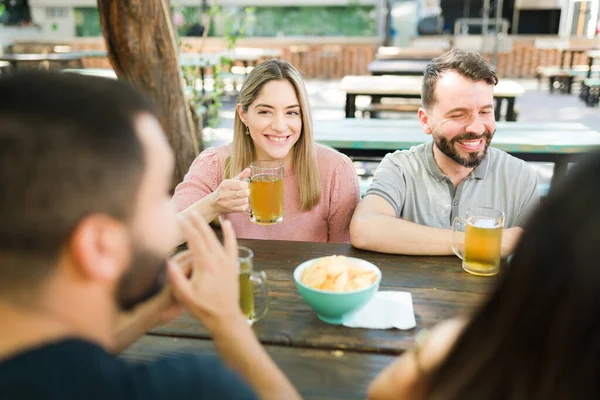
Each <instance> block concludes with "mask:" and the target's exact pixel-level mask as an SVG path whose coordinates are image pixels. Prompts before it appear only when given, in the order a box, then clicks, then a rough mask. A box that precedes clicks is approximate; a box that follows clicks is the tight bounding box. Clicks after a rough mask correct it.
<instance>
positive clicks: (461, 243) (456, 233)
mask: <svg viewBox="0 0 600 400" xmlns="http://www.w3.org/2000/svg"><path fill="white" fill-rule="evenodd" d="M466 227H467V220H466V219H464V218H459V217H456V218H454V222H453V223H452V243H451V244H452V251H453V252H454V254H456V255H457V256H458V258H460V259H461V260H462V259H464V257H465V229H466ZM459 229H460V230H459Z"/></svg>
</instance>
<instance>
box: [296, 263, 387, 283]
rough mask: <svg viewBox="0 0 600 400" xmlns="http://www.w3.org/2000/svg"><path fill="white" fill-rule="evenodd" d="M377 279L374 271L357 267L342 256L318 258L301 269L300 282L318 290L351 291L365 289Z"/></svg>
mask: <svg viewBox="0 0 600 400" xmlns="http://www.w3.org/2000/svg"><path fill="white" fill-rule="evenodd" d="M376 280H377V273H376V272H375V271H371V270H366V269H363V268H361V267H358V266H357V265H355V264H354V263H352V262H351V261H349V260H348V259H347V258H346V257H344V256H330V257H324V258H321V259H319V260H318V261H317V262H315V263H314V264H313V265H311V266H310V267H308V268H306V269H305V270H304V271H303V274H302V278H301V282H302V283H303V284H304V285H306V286H308V287H310V288H312V289H318V290H327V291H331V292H351V291H355V290H361V289H365V288H367V287H369V286H371V285H372V284H373V283H375V281H376Z"/></svg>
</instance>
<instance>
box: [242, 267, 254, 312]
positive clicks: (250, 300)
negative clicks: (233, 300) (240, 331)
mask: <svg viewBox="0 0 600 400" xmlns="http://www.w3.org/2000/svg"><path fill="white" fill-rule="evenodd" d="M251 273H252V268H251V266H250V265H249V263H248V262H246V261H243V260H240V307H241V308H242V312H243V313H244V315H245V316H246V318H247V319H248V320H252V319H254V291H253V289H252V281H251V280H250V274H251Z"/></svg>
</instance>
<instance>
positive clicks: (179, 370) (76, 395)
mask: <svg viewBox="0 0 600 400" xmlns="http://www.w3.org/2000/svg"><path fill="white" fill-rule="evenodd" d="M0 399H1V400H13V399H19V400H26V399H36V400H37V399H44V400H54V399H56V400H58V399H61V400H68V399H85V400H93V399H102V400H120V399H128V400H129V399H152V400H155V399H193V400H195V399H210V400H213V399H236V400H237V399H244V400H245V399H256V396H255V395H254V394H253V393H252V392H251V391H250V389H249V388H248V387H247V386H246V385H245V384H244V383H243V382H242V381H241V380H240V379H239V378H238V377H237V376H236V375H235V374H234V373H233V372H232V371H230V370H228V369H227V368H226V367H224V366H223V365H222V364H221V363H220V362H219V361H218V360H216V359H205V358H199V357H196V356H193V355H183V356H176V357H169V358H164V359H161V360H158V361H154V362H151V363H145V364H129V363H127V362H125V361H124V360H121V359H119V358H116V357H114V356H113V355H111V354H109V353H107V352H106V351H105V350H104V349H102V348H101V347H99V346H97V345H95V344H92V343H90V342H86V341H83V340H76V339H71V340H63V341H60V342H56V343H53V344H49V345H45V346H42V347H39V348H36V349H32V350H29V351H27V352H24V353H21V354H18V355H16V356H14V357H12V358H9V359H7V360H5V361H3V362H0Z"/></svg>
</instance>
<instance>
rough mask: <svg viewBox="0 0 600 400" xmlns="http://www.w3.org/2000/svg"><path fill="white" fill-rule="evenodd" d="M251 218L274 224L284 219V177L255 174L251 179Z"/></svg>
mask: <svg viewBox="0 0 600 400" xmlns="http://www.w3.org/2000/svg"><path fill="white" fill-rule="evenodd" d="M250 208H251V210H252V214H251V216H250V219H251V220H252V222H254V223H256V224H262V225H272V224H276V223H278V222H281V221H282V220H283V179H281V178H280V177H279V176H275V175H255V176H253V177H252V180H251V181H250Z"/></svg>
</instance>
